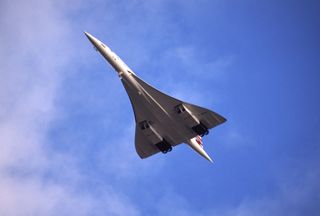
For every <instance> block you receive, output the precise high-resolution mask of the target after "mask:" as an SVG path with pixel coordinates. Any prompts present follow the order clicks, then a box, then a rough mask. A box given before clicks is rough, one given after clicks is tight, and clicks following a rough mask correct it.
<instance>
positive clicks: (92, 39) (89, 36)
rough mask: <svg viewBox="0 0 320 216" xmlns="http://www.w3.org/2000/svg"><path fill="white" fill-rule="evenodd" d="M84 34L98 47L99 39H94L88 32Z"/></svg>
mask: <svg viewBox="0 0 320 216" xmlns="http://www.w3.org/2000/svg"><path fill="white" fill-rule="evenodd" d="M84 34H85V35H86V36H87V38H88V39H89V41H90V42H91V43H92V44H93V45H95V46H96V42H97V39H96V38H95V37H93V36H92V35H91V34H89V33H88V32H84Z"/></svg>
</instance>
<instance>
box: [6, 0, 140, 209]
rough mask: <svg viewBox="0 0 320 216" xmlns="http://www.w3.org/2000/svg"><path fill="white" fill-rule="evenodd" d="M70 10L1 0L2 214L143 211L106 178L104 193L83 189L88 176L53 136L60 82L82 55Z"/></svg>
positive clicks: (54, 4)
mask: <svg viewBox="0 0 320 216" xmlns="http://www.w3.org/2000/svg"><path fill="white" fill-rule="evenodd" d="M70 4H72V3H70ZM62 6H63V7H62ZM70 8H71V7H65V5H64V3H63V2H52V1H37V0H34V1H15V2H9V1H4V2H2V3H1V9H0V10H1V14H0V28H1V29H2V30H3V31H2V33H1V37H0V44H1V49H0V76H1V79H0V104H1V106H0V214H1V215H92V214H94V215H101V214H102V215H105V214H108V215H138V214H139V212H138V210H137V209H136V208H135V207H134V205H133V204H132V203H131V200H130V199H129V198H127V197H126V196H125V195H123V194H121V192H115V191H114V189H113V188H112V187H111V186H110V185H108V183H106V184H105V188H108V189H107V190H105V191H104V192H103V193H102V194H100V195H97V194H94V192H90V191H89V192H88V191H83V190H81V189H82V188H81V183H82V184H83V182H85V181H86V176H84V175H83V174H81V171H80V167H78V165H77V160H78V159H77V158H75V157H73V156H72V155H68V154H67V153H61V152H57V151H55V150H54V149H53V148H52V146H51V143H50V140H48V137H47V133H48V130H49V129H50V127H51V123H52V121H53V120H54V119H56V118H57V117H58V116H60V115H62V113H60V111H59V109H58V108H57V104H56V100H57V97H59V96H60V94H63V92H61V86H60V85H61V81H62V80H63V79H64V78H65V77H66V76H67V75H68V73H70V71H68V69H69V65H70V64H71V63H72V61H73V60H74V58H73V57H74V56H75V55H76V54H79V53H81V52H79V51H78V50H77V48H79V47H77V46H75V45H77V43H79V42H77V40H75V41H72V40H70V35H71V32H72V31H73V30H74V28H77V27H75V26H72V23H71V22H72V21H71V20H70V19H67V18H66V17H65V16H64V14H65V13H68V12H69V11H68V10H70ZM81 34H82V33H81ZM70 42H71V43H70ZM82 58H83V57H82Z"/></svg>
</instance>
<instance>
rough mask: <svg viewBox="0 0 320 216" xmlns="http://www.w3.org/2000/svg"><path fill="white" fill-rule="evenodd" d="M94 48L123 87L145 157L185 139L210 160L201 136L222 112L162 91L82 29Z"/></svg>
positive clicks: (139, 150)
mask: <svg viewBox="0 0 320 216" xmlns="http://www.w3.org/2000/svg"><path fill="white" fill-rule="evenodd" d="M85 35H86V36H87V38H88V39H89V40H90V42H91V43H92V44H93V46H94V48H95V49H96V50H97V51H98V52H99V53H100V54H101V55H102V56H103V57H104V58H105V59H106V60H107V61H108V62H109V63H110V64H111V66H112V67H113V68H114V69H115V70H116V72H117V73H118V75H119V77H120V80H121V81H122V84H123V86H124V88H125V89H126V91H127V93H128V96H129V99H130V101H131V105H132V108H133V111H134V116H135V121H136V129H135V130H136V132H135V148H136V151H137V153H138V155H139V156H140V157H141V158H142V159H144V158H147V157H150V156H152V155H154V154H156V153H158V152H162V153H164V154H165V153H167V152H170V151H171V150H172V147H175V146H177V145H179V144H181V143H186V144H187V145H189V146H190V147H191V148H192V149H194V150H195V151H196V152H197V153H199V154H200V155H201V156H202V157H204V158H205V159H207V160H209V161H210V162H212V159H211V158H210V157H209V155H208V154H207V153H206V152H205V151H204V149H203V144H202V137H203V136H204V135H207V134H208V133H209V129H211V128H213V127H215V126H217V125H219V124H222V123H223V122H225V121H226V119H225V118H224V117H222V116H221V115H219V114H217V113H215V112H213V111H211V110H208V109H206V108H202V107H199V106H196V105H193V104H190V103H187V102H184V101H181V100H179V99H176V98H173V97H171V96H169V95H166V94H164V93H162V92H161V91H159V90H157V89H156V88H154V87H152V86H151V85H149V84H148V83H146V82H144V81H143V80H142V79H140V78H139V77H138V76H137V75H136V74H135V73H134V72H133V71H132V70H131V69H130V68H129V67H128V66H127V65H126V64H125V63H124V62H123V61H122V60H121V59H120V57H119V56H118V55H116V54H115V53H114V52H113V51H112V50H111V49H110V48H109V47H108V46H107V45H105V44H104V43H102V42H101V41H100V40H98V39H97V38H95V37H94V36H92V35H91V34H89V33H88V32H85Z"/></svg>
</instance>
